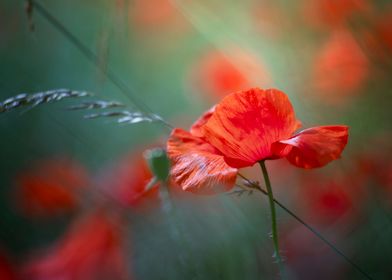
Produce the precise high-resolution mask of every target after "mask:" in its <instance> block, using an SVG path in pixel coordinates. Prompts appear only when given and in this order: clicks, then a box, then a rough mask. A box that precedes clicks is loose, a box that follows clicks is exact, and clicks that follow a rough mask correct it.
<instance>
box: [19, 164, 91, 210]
mask: <svg viewBox="0 0 392 280" xmlns="http://www.w3.org/2000/svg"><path fill="white" fill-rule="evenodd" d="M16 183H17V186H18V189H17V191H16V192H17V195H16V199H17V203H18V204H19V205H20V208H21V209H22V210H23V212H24V213H25V214H26V215H28V216H31V217H50V216H53V215H57V214H63V213H67V212H70V211H73V210H75V209H76V208H77V207H78V206H79V198H78V192H79V191H80V190H81V189H82V188H83V187H86V186H87V185H88V184H89V179H88V174H87V172H86V170H85V169H84V167H83V166H81V165H80V164H79V163H77V162H75V161H73V160H70V159H66V158H58V159H50V160H43V161H40V162H37V163H35V164H34V166H33V167H32V168H31V169H29V170H25V171H23V172H21V173H20V174H19V175H17V179H16Z"/></svg>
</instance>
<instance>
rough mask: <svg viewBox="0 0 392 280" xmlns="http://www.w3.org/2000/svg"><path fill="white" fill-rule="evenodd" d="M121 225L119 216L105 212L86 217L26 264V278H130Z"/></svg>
mask: <svg viewBox="0 0 392 280" xmlns="http://www.w3.org/2000/svg"><path fill="white" fill-rule="evenodd" d="M119 226H121V223H119V220H118V219H117V217H111V216H109V215H108V214H107V213H105V212H104V211H98V212H96V213H93V214H90V215H88V216H86V217H84V219H82V220H81V221H78V222H77V223H76V224H75V225H73V227H71V229H70V230H69V231H68V232H67V233H66V234H65V236H64V237H63V238H62V239H60V241H59V242H58V243H57V244H56V245H55V246H54V247H52V248H51V249H50V250H48V251H47V252H46V253H44V254H43V255H41V256H40V255H38V256H35V257H34V258H33V259H32V261H31V262H29V263H28V264H27V265H26V267H25V269H24V270H23V274H24V276H25V279H32V280H35V279H37V280H38V279H72V280H95V279H128V278H127V272H126V262H125V258H124V254H123V251H122V248H123V246H124V244H123V239H122V235H121V232H120V228H119Z"/></svg>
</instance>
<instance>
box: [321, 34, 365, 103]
mask: <svg viewBox="0 0 392 280" xmlns="http://www.w3.org/2000/svg"><path fill="white" fill-rule="evenodd" d="M313 68H314V70H313V72H314V73H313V76H314V86H315V92H316V93H317V96H318V97H319V98H320V99H322V100H323V101H327V102H329V103H332V104H339V103H342V102H343V103H344V101H346V100H347V98H348V97H350V96H354V95H356V94H358V93H359V92H360V91H359V90H360V89H361V87H362V86H363V85H364V84H365V82H366V80H367V78H368V76H369V60H368V58H367V56H366V54H365V53H364V52H363V50H362V48H361V47H360V45H359V44H358V42H357V41H356V40H355V38H354V37H353V35H352V34H351V33H350V32H349V31H348V30H346V29H339V30H336V31H334V32H333V33H332V34H331V36H330V38H329V40H328V41H327V42H326V44H325V45H324V46H323V47H322V48H321V49H320V51H319V52H318V54H317V55H316V57H315V60H314V66H313Z"/></svg>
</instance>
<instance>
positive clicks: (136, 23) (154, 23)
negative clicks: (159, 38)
mask: <svg viewBox="0 0 392 280" xmlns="http://www.w3.org/2000/svg"><path fill="white" fill-rule="evenodd" d="M128 8H129V10H128V11H129V12H128V15H129V19H130V24H131V26H133V27H136V28H143V29H150V30H162V28H165V27H170V28H174V29H176V30H180V29H183V28H184V27H185V26H186V22H185V20H184V19H183V17H182V15H181V13H180V12H179V11H178V10H177V8H176V7H175V6H173V3H172V2H171V1H170V0H148V1H145V0H134V1H132V2H131V3H129V4H128ZM157 27H159V28H158V29H157Z"/></svg>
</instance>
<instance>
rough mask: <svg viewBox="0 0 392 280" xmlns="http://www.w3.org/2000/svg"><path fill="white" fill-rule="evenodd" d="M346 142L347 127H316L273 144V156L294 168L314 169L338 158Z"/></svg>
mask: <svg viewBox="0 0 392 280" xmlns="http://www.w3.org/2000/svg"><path fill="white" fill-rule="evenodd" d="M347 140H348V126H344V125H335V126H317V127H312V128H309V129H305V130H303V131H301V132H300V133H298V134H297V135H295V136H293V137H291V138H290V139H288V140H282V141H278V142H277V143H275V144H273V150H274V152H275V154H278V155H280V156H286V158H287V159H288V160H289V161H290V163H292V164H293V165H295V166H298V167H302V168H316V167H321V166H324V165H326V164H327V163H329V162H330V161H332V160H335V159H337V158H339V157H340V154H341V153H342V151H343V149H344V147H345V146H346V144H347Z"/></svg>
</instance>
